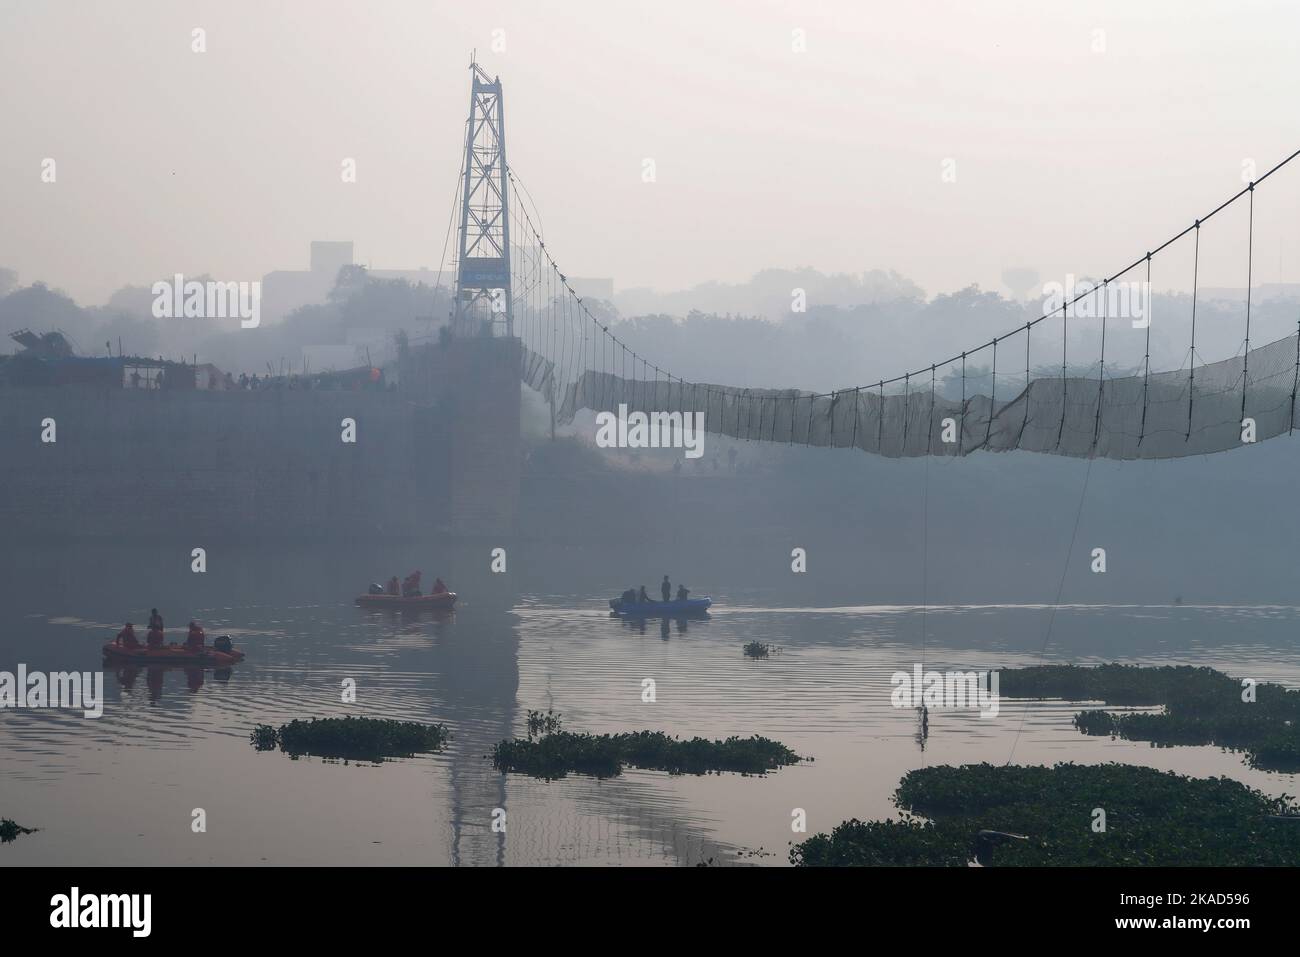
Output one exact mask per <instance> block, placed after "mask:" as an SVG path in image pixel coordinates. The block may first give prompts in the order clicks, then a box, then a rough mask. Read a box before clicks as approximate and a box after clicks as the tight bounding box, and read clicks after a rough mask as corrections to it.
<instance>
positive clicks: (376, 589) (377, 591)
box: [370, 582, 384, 595]
mask: <svg viewBox="0 0 1300 957" xmlns="http://www.w3.org/2000/svg"><path fill="white" fill-rule="evenodd" d="M383 593H384V586H383V585H377V584H375V583H374V582H371V583H370V594H372V595H382V594H383Z"/></svg>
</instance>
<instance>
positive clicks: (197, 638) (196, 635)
mask: <svg viewBox="0 0 1300 957" xmlns="http://www.w3.org/2000/svg"><path fill="white" fill-rule="evenodd" d="M203 638H204V635H203V626H202V625H200V624H199V623H198V622H197V621H192V622H190V630H189V633H188V634H187V635H186V636H185V647H186V648H189V649H191V650H197V649H199V648H202V647H203Z"/></svg>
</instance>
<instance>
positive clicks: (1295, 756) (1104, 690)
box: [1002, 664, 1300, 771]
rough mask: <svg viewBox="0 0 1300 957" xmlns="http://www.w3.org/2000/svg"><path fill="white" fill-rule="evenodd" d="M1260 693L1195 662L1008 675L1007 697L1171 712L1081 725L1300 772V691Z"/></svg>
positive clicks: (1085, 717)
mask: <svg viewBox="0 0 1300 957" xmlns="http://www.w3.org/2000/svg"><path fill="white" fill-rule="evenodd" d="M1252 690H1253V697H1254V700H1253V701H1252V700H1244V698H1245V697H1246V696H1245V695H1244V694H1243V683H1242V682H1241V681H1239V680H1238V679H1236V678H1232V677H1229V676H1228V675H1225V674H1223V673H1222V672H1220V671H1215V670H1214V669H1213V668H1193V667H1190V666H1187V665H1178V666H1171V665H1164V666H1160V667H1152V668H1148V667H1143V666H1141V665H1120V664H1108V665H1100V666H1098V667H1095V668H1081V667H1078V666H1075V665H1042V666H1038V667H1033V668H1020V669H1014V670H1010V671H1003V672H1002V694H1003V695H1004V696H1007V697H1015V698H1049V697H1050V698H1062V699H1065V700H1067V701H1101V702H1104V703H1105V704H1111V705H1128V706H1146V707H1151V706H1158V705H1163V706H1164V709H1165V710H1164V713H1163V714H1144V713H1132V714H1116V713H1112V712H1106V711H1099V710H1088V711H1081V712H1080V713H1079V714H1077V715H1076V716H1075V718H1074V724H1075V727H1077V728H1078V729H1079V730H1080V731H1082V732H1083V733H1084V734H1089V735H1112V736H1115V737H1120V738H1125V739H1127V740H1132V741H1150V742H1151V743H1152V744H1156V745H1162V746H1172V745H1207V744H1213V745H1218V746H1219V747H1224V748H1231V749H1233V750H1237V751H1244V752H1245V753H1246V760H1247V762H1248V763H1249V764H1250V765H1251V766H1252V767H1256V768H1260V769H1262V770H1269V771H1296V770H1300V691H1289V690H1287V689H1286V688H1284V687H1282V686H1281V685H1276V684H1256V685H1254V687H1253V689H1252Z"/></svg>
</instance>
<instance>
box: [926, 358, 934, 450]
mask: <svg viewBox="0 0 1300 957" xmlns="http://www.w3.org/2000/svg"><path fill="white" fill-rule="evenodd" d="M933 442H934V366H930V421H929V422H928V423H927V427H926V430H925V454H926V455H927V456H928V455H929V454H930V449H931V447H932V444H933Z"/></svg>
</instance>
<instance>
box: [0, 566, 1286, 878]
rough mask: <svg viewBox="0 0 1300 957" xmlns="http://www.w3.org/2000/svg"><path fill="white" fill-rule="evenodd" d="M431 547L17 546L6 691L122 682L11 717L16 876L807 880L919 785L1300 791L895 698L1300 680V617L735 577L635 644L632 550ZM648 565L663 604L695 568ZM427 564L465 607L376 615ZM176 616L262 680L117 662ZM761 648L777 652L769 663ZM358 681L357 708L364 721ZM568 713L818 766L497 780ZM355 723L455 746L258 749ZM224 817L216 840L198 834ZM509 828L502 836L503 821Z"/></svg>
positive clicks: (0, 660) (5, 737)
mask: <svg viewBox="0 0 1300 957" xmlns="http://www.w3.org/2000/svg"><path fill="white" fill-rule="evenodd" d="M431 552H434V550H426V551H425V552H424V553H423V554H417V553H416V552H415V551H412V550H409V549H403V550H402V551H401V552H400V553H398V554H393V553H391V552H390V553H387V554H381V553H380V552H379V551H378V550H377V549H374V548H369V549H360V548H344V549H338V548H323V547H322V548H298V549H285V550H282V551H265V550H255V549H243V550H241V549H228V550H223V549H211V550H209V552H208V555H207V561H208V568H207V571H206V572H204V573H202V574H197V573H194V572H193V571H192V569H191V557H190V550H189V548H188V546H176V547H172V548H165V547H155V548H147V549H146V548H121V549H119V548H110V547H107V546H87V547H82V548H77V549H49V550H46V551H42V550H39V549H37V550H25V551H23V552H22V553H18V552H8V553H5V554H4V555H3V556H2V557H0V567H2V570H3V573H4V575H5V579H6V581H7V582H8V583H9V586H8V588H7V591H8V595H7V600H6V602H5V608H4V612H3V620H2V621H0V624H2V625H3V627H2V628H0V670H6V671H11V672H12V671H15V670H16V669H17V666H18V664H19V663H22V664H25V665H26V666H27V668H28V670H29V671H33V670H43V671H59V670H71V669H75V670H83V671H84V670H101V668H102V670H103V671H104V677H105V693H106V702H105V710H104V714H103V716H102V717H101V718H99V719H97V720H88V719H86V718H84V717H82V716H81V715H80V713H74V712H70V711H57V710H46V711H32V710H23V709H15V710H4V711H0V767H2V769H3V770H2V771H0V816H3V817H7V818H12V819H14V820H16V821H17V822H18V823H19V824H22V825H25V826H28V827H37V828H40V831H39V832H37V833H35V834H30V835H26V836H23V837H20V838H18V840H16V841H15V842H13V843H11V844H8V845H4V846H2V847H0V864H11V865H13V864H72V863H76V864H112V865H116V864H128V865H129V864H179V863H185V864H270V865H277V864H322V865H323V864H330V865H347V864H408V865H409V864H477V865H497V864H511V865H520V864H524V865H553V864H636V865H645V864H664V865H683V864H685V865H690V864H696V863H700V862H706V861H709V860H710V859H712V860H713V862H714V863H719V864H724V863H744V864H760V865H783V864H785V863H786V861H787V853H788V851H789V844H790V842H791V841H792V840H796V839H799V838H801V837H802V836H803V835H799V834H795V833H793V832H792V830H791V820H792V814H793V812H794V810H795V809H797V808H799V809H803V810H804V811H805V812H806V815H807V820H808V832H809V833H815V832H817V831H823V830H829V829H830V828H831V827H833V826H834V825H836V824H838V823H839V822H841V821H842V820H845V819H847V818H851V817H858V818H862V819H869V818H872V817H885V816H890V815H894V814H896V813H897V810H896V808H895V807H894V806H893V804H892V801H891V795H892V793H893V791H894V789H895V788H896V787H897V786H898V782H899V778H900V777H901V776H902V775H903V774H904V773H905V772H907V771H908V770H909V769H912V768H918V767H922V766H926V765H932V764H949V763H968V762H980V761H988V762H993V763H1003V762H1006V761H1008V760H1014V761H1015V762H1016V763H1022V764H1028V763H1054V762H1058V761H1075V762H1085V763H1088V762H1102V761H1122V762H1131V763H1139V764H1146V765H1151V766H1154V767H1158V768H1162V769H1172V770H1177V771H1180V772H1183V773H1188V774H1194V775H1198V776H1205V775H1227V776H1230V777H1233V778H1236V779H1239V780H1241V781H1245V782H1247V783H1249V784H1250V785H1252V786H1254V787H1257V788H1260V789H1261V790H1263V791H1266V792H1268V793H1270V794H1281V793H1283V792H1288V793H1294V792H1295V789H1296V776H1295V775H1287V774H1276V773H1267V772H1261V771H1254V770H1251V769H1250V768H1248V767H1247V766H1246V765H1245V763H1244V761H1243V758H1242V756H1241V755H1240V754H1235V753H1231V752H1226V751H1222V750H1220V749H1218V748H1213V747H1179V748H1160V749H1157V748H1152V747H1150V746H1148V745H1145V744H1141V743H1132V742H1123V741H1112V740H1109V739H1105V738H1093V737H1085V736H1083V735H1081V734H1080V733H1078V732H1077V731H1076V730H1075V729H1074V728H1073V727H1072V726H1071V717H1072V716H1073V714H1074V713H1075V712H1076V711H1077V710H1078V709H1079V706H1078V705H1076V704H1074V703H1070V702H1018V701H1012V700H1008V699H1003V700H1002V701H1001V710H1000V713H999V714H998V715H997V716H996V717H980V716H979V714H978V713H977V712H973V711H962V712H932V714H931V716H930V722H929V731H928V736H927V738H926V739H925V740H924V741H922V740H921V738H920V735H919V730H920V729H919V723H918V718H917V714H916V712H915V711H912V710H908V709H896V708H894V707H892V705H891V701H890V693H891V691H892V686H891V684H890V676H891V675H892V674H893V673H894V672H895V671H900V670H901V671H908V672H910V671H911V670H912V668H913V666H914V665H915V664H918V663H922V662H923V663H924V665H925V667H926V668H927V669H938V670H945V669H950V668H951V669H961V670H971V669H978V670H983V669H989V668H1007V667H1016V666H1023V665H1027V664H1034V663H1037V662H1039V661H1052V662H1061V661H1076V662H1079V663H1097V662H1101V661H1110V660H1118V661H1130V662H1142V663H1149V664H1161V663H1192V664H1205V665H1211V666H1214V667H1217V668H1221V669H1222V670H1224V671H1227V672H1228V673H1230V674H1232V675H1234V676H1238V677H1253V678H1256V679H1258V680H1261V681H1276V682H1280V683H1282V684H1285V685H1287V686H1290V687H1296V686H1300V649H1298V648H1297V646H1296V642H1295V641H1294V637H1293V636H1294V634H1295V631H1296V626H1297V621H1298V619H1300V609H1298V608H1296V607H1293V606H1287V605H1263V606H1258V605H1256V606H1234V605H1223V604H1216V605H1196V604H1190V603H1188V604H1174V603H1164V604H1150V605H1145V604H1134V603H1126V604H1114V605H1063V606H1061V607H1060V608H1059V609H1057V611H1056V614H1055V616H1054V617H1053V611H1052V608H1051V606H1050V605H1048V604H1044V603H1042V602H1020V603H1017V602H1003V603H996V604H984V605H976V604H962V605H929V606H927V607H925V608H922V607H921V606H919V605H916V604H911V605H886V604H854V603H852V602H850V601H845V600H844V596H843V595H836V596H833V597H834V598H835V600H834V601H826V602H824V603H822V602H818V601H809V600H808V599H809V598H810V597H813V598H815V597H817V596H816V592H815V590H813V591H811V592H810V591H808V590H806V589H805V591H804V592H802V593H800V597H801V600H800V602H798V603H794V602H790V601H789V600H788V599H789V597H790V591H789V589H788V588H785V587H784V586H782V585H781V584H779V583H775V582H773V583H770V584H766V585H758V584H756V583H755V582H756V580H757V579H756V577H755V576H753V575H751V574H749V573H744V574H742V573H740V572H733V573H732V575H731V577H729V576H728V574H727V573H726V572H725V571H719V570H717V567H718V566H716V565H715V566H714V567H713V568H710V569H705V570H704V571H697V574H696V575H694V576H693V578H692V580H690V581H688V582H687V584H688V585H690V586H692V588H693V594H694V595H696V596H697V597H698V596H700V595H703V594H710V595H711V596H712V597H713V598H714V600H715V603H716V604H715V607H714V610H713V612H712V614H711V615H710V617H709V618H708V619H707V620H693V621H689V622H684V623H675V622H670V623H661V622H657V621H651V622H649V623H647V624H646V625H645V626H644V627H638V626H636V625H630V624H627V623H624V622H620V621H617V620H611V619H610V617H609V616H608V613H607V609H606V607H605V598H606V597H609V596H613V595H616V594H618V593H619V592H620V591H622V590H623V589H624V588H626V587H628V586H629V585H640V584H641V583H642V580H631V579H628V580H621V579H617V578H615V577H614V576H613V574H612V570H613V569H615V568H626V567H628V566H630V565H635V564H638V559H637V557H636V556H629V555H628V554H627V553H626V552H615V551H612V550H611V551H608V552H600V551H598V550H595V551H593V550H583V551H582V554H581V557H580V558H576V557H575V553H574V552H573V551H572V550H565V549H542V548H534V549H519V550H511V552H510V557H509V562H510V564H508V566H507V572H506V573H505V574H502V575H494V574H492V573H491V572H490V571H489V568H488V565H489V547H488V546H486V545H485V546H481V547H480V546H472V547H471V546H457V547H456V548H443V549H439V550H436V553H434V554H431ZM658 557H659V556H656V561H657V560H658ZM640 564H643V565H644V568H643V571H644V574H643V576H642V579H643V580H644V582H645V584H647V585H648V586H649V587H650V589H651V591H652V592H653V591H654V590H655V586H656V583H657V582H658V580H659V578H660V577H661V575H662V573H663V571H671V569H663V568H661V566H662V564H663V562H659V563H658V564H656V565H650V564H649V563H648V562H642V563H640ZM417 566H418V567H421V568H422V570H423V571H424V573H425V578H426V581H430V580H431V579H432V577H433V575H434V574H442V575H443V576H444V577H445V578H447V580H448V582H449V584H450V585H451V587H452V588H453V589H456V590H458V591H459V592H460V594H461V596H462V598H461V601H460V603H459V605H458V608H457V611H456V612H455V614H454V615H453V616H448V617H441V618H434V617H429V616H424V617H418V616H417V617H410V616H400V615H393V614H390V613H383V612H368V611H363V610H361V609H359V608H357V607H355V605H354V604H353V603H352V600H351V599H352V598H353V597H354V596H355V595H356V594H357V593H359V592H361V591H364V589H365V586H366V584H368V582H369V581H370V580H372V579H385V578H387V577H388V575H391V574H394V573H397V574H405V573H406V572H407V571H409V570H410V569H411V568H413V567H417ZM152 604H157V605H158V606H159V607H160V609H161V610H162V612H163V614H164V616H165V617H166V619H167V622H168V626H169V631H170V634H169V637H170V638H172V639H173V640H180V635H181V634H182V633H183V629H184V625H185V623H186V622H187V621H188V620H189V619H190V618H191V617H194V618H198V619H199V620H200V621H202V622H203V624H204V626H205V627H206V629H207V632H208V635H209V638H211V637H213V636H215V635H218V634H229V635H231V636H232V638H233V639H234V641H235V643H236V645H237V646H239V647H241V648H243V649H244V650H246V652H247V654H248V658H247V660H246V661H244V662H243V663H241V664H239V665H237V666H236V667H234V668H233V669H231V670H230V671H229V672H228V673H222V672H213V671H207V672H198V671H191V672H186V671H184V670H179V669H177V670H166V671H163V670H155V671H152V672H151V671H148V670H145V671H139V672H136V673H128V672H125V671H118V670H114V669H111V668H103V666H102V665H101V659H100V654H99V647H100V645H101V644H102V643H103V642H104V641H105V640H107V639H109V638H111V637H112V635H113V634H114V633H115V632H116V631H117V629H118V628H120V627H121V624H122V621H123V620H125V619H127V618H131V619H132V620H133V621H135V622H136V623H137V624H139V623H141V622H142V621H144V620H145V618H146V617H147V615H148V609H149V606H150V605H152ZM923 627H924V640H923V639H922V628H923ZM1049 627H1050V635H1049ZM754 640H757V641H761V642H765V643H768V644H770V645H772V646H773V653H772V655H771V656H770V657H769V658H767V659H765V660H753V659H749V658H746V657H745V656H744V655H743V653H742V647H743V645H744V644H745V643H746V642H748V641H754ZM646 678H653V679H654V681H655V692H656V694H655V701H653V702H646V701H643V696H642V689H643V684H642V683H643V680H644V679H646ZM346 679H353V680H354V681H355V683H356V689H357V702H356V703H355V704H345V703H344V702H343V701H342V700H341V699H342V694H341V691H342V686H343V683H344V682H345V680H346ZM547 708H552V709H554V710H556V711H559V712H561V713H562V715H563V720H564V723H565V726H566V728H568V729H569V730H575V731H592V732H597V733H603V732H615V731H625V730H639V729H653V730H663V731H667V732H670V733H673V734H677V735H682V736H693V735H702V736H707V737H711V738H721V737H725V736H728V735H733V734H736V735H750V734H763V735H766V736H768V737H772V738H775V739H777V740H779V741H782V742H784V743H785V744H787V745H788V746H789V747H791V748H793V749H794V750H795V751H796V752H798V753H799V754H801V755H805V756H808V757H811V758H813V759H814V760H812V761H807V762H804V763H802V764H799V765H796V766H792V767H787V768H783V769H781V770H779V771H776V772H774V773H772V774H769V775H767V776H765V777H744V776H739V775H730V774H724V775H708V776H703V777H691V776H670V775H668V774H665V773H662V772H656V771H640V770H630V771H626V772H625V773H623V774H622V775H621V776H619V777H616V778H612V779H607V780H595V779H592V778H587V777H583V776H578V775H573V776H570V777H568V778H566V779H563V780H560V781H553V782H545V781H540V780H533V779H530V778H527V777H523V776H520V775H508V776H506V775H502V774H500V773H498V772H496V771H495V770H494V769H493V768H492V764H491V760H490V759H489V758H488V757H486V755H488V753H489V752H490V750H491V747H492V745H493V744H494V743H495V742H496V741H499V740H501V739H502V738H505V737H509V736H512V735H521V734H522V733H523V727H524V721H525V717H526V713H527V711H528V710H529V709H539V710H545V709H547ZM343 714H354V715H370V716H380V717H391V718H399V719H406V720H415V721H426V722H432V721H438V722H442V723H444V724H445V725H447V727H448V728H449V730H450V731H451V733H452V735H453V738H452V741H451V742H450V744H449V746H448V747H447V748H446V749H445V750H444V751H443V752H441V753H439V754H435V755H427V756H419V757H416V758H412V759H404V760H396V761H391V762H387V763H385V764H382V765H377V766H376V765H372V764H346V763H338V762H328V761H322V760H320V759H317V758H302V759H298V760H294V759H291V758H290V757H288V756H287V755H284V754H281V753H259V752H257V751H255V750H254V749H253V747H252V746H251V745H250V743H249V740H248V735H249V732H250V731H251V730H252V728H253V726H254V725H256V724H259V723H267V724H279V723H281V722H285V721H288V720H291V719H293V718H305V717H312V716H318V717H324V716H334V715H343ZM198 808H201V809H203V811H204V814H205V816H206V824H207V829H206V831H205V832H203V833H195V832H194V831H193V830H192V828H191V822H192V820H193V814H194V811H195V809H198ZM498 808H500V809H504V811H505V816H504V820H505V829H504V831H501V830H493V827H492V822H493V819H494V809H498ZM498 818H499V815H498Z"/></svg>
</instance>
